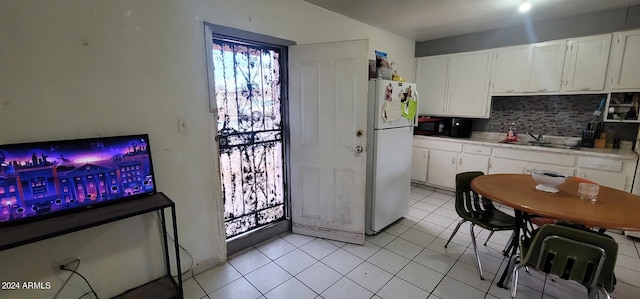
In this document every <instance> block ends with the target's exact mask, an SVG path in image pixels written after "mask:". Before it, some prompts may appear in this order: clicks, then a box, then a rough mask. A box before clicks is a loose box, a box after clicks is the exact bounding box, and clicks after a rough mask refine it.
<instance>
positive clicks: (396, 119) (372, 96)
mask: <svg viewBox="0 0 640 299" xmlns="http://www.w3.org/2000/svg"><path fill="white" fill-rule="evenodd" d="M374 81H375V84H373V86H375V87H374V89H375V90H370V92H369V107H370V109H374V111H373V115H372V117H373V120H374V121H373V128H374V129H389V128H399V127H407V126H412V125H413V123H412V121H413V120H409V119H406V118H404V117H403V116H402V115H401V111H402V110H401V109H402V106H401V101H402V99H403V98H404V97H405V94H406V93H407V92H410V93H411V94H412V96H413V97H414V98H415V97H416V96H415V90H416V85H415V83H406V82H397V81H391V80H382V79H376V80H374ZM370 86H371V85H370ZM385 116H386V119H385Z"/></svg>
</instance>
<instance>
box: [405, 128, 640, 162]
mask: <svg viewBox="0 0 640 299" xmlns="http://www.w3.org/2000/svg"><path fill="white" fill-rule="evenodd" d="M503 135H504V134H501V133H498V134H497V135H496V134H492V133H482V132H479V133H476V132H474V134H472V135H471V138H457V137H448V136H423V135H414V136H413V137H415V138H424V139H433V140H443V141H452V142H458V143H466V144H477V145H485V146H492V147H504V148H516V149H524V150H531V151H541V152H552V153H561V154H573V155H581V156H594V157H603V158H615V159H625V160H637V159H638V154H636V153H635V152H634V151H633V150H631V149H629V148H620V149H613V148H588V147H580V148H579V149H572V148H552V147H544V146H532V145H519V144H509V143H499V142H500V141H502V140H503V139H504V138H503V137H504V136H503ZM545 138H547V137H546V136H545ZM550 139H553V138H550Z"/></svg>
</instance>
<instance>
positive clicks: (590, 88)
mask: <svg viewBox="0 0 640 299" xmlns="http://www.w3.org/2000/svg"><path fill="white" fill-rule="evenodd" d="M580 90H591V88H589V87H587V88H580Z"/></svg>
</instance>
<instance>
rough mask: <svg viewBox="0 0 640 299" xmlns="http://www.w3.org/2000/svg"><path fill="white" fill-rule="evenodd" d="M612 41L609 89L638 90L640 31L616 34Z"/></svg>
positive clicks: (639, 85) (639, 77) (639, 76)
mask: <svg viewBox="0 0 640 299" xmlns="http://www.w3.org/2000/svg"><path fill="white" fill-rule="evenodd" d="M614 40H615V45H614V46H613V50H612V56H611V59H612V62H611V63H610V71H611V89H640V30H632V31H625V32H620V33H616V34H615V35H614Z"/></svg>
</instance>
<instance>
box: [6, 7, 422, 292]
mask: <svg viewBox="0 0 640 299" xmlns="http://www.w3.org/2000/svg"><path fill="white" fill-rule="evenodd" d="M204 21H206V22H210V23H214V24H219V25H225V26H231V27H236V28H239V29H243V30H248V31H253V32H257V33H262V34H267V35H272V36H276V37H281V38H286V39H290V40H293V41H296V42H297V43H299V44H304V43H316V42H326V41H337V40H351V39H362V38H367V39H369V40H370V57H369V58H373V56H374V55H373V50H374V49H375V50H383V51H386V52H388V54H389V58H390V61H396V62H398V64H399V72H400V74H401V75H403V76H405V78H407V79H408V80H410V81H411V80H413V79H414V72H415V60H414V58H413V54H414V41H412V40H408V39H405V38H401V37H399V36H396V35H393V34H389V33H387V32H384V31H381V30H379V29H376V28H373V27H370V26H368V25H365V24H363V23H360V22H356V21H354V20H351V19H348V18H345V17H342V16H340V15H337V14H334V13H331V12H328V11H325V10H324V9H320V8H318V7H315V6H312V5H309V4H307V3H306V2H302V1H299V0H241V1H239V0H214V1H210V0H209V1H207V0H190V1H186V0H181V1H170V0H111V1H106V0H102V1H101V0H64V1H63V0H56V1H35V0H33V1H28V0H23V1H0V22H1V23H0V41H1V42H0V143H14V142H29V141H41V140H56V139H70V138H85V137H94V136H110V135H123V134H132V133H149V135H150V141H151V147H152V155H153V162H154V166H155V171H156V179H157V181H156V183H157V186H158V188H159V190H160V191H163V192H164V193H166V194H167V195H168V196H169V197H170V198H172V199H173V200H174V201H175V202H176V205H177V211H178V215H177V216H178V226H179V237H180V243H181V244H182V245H183V246H184V247H185V248H186V249H187V250H189V251H190V252H191V254H192V255H193V257H194V262H195V264H196V266H198V265H200V268H203V267H205V266H207V265H211V264H215V263H218V262H220V261H223V260H225V259H226V249H225V240H224V226H223V224H222V204H221V202H222V201H221V193H220V187H219V175H218V169H217V167H218V165H217V156H216V155H217V149H216V148H215V144H213V142H212V140H213V139H212V136H213V134H214V127H213V126H214V120H213V118H212V117H211V115H210V114H209V112H208V90H207V82H206V63H205V56H204V55H205V53H204V40H203V33H204V26H203V22H204ZM178 118H186V119H187V120H188V121H189V122H190V123H191V125H192V127H191V128H190V131H189V132H188V133H179V132H178ZM157 228H158V224H157V220H156V217H155V215H146V216H141V217H134V218H132V219H128V220H124V221H120V222H116V223H113V224H107V225H104V226H101V227H97V228H93V229H89V230H85V231H81V232H77V233H72V234H68V235H64V236H61V237H58V238H53V239H49V240H44V241H40V242H37V243H33V244H29V245H25V246H22V247H18V248H14V249H10V250H5V251H2V252H0V260H2V261H3V262H2V265H3V266H2V267H1V268H0V280H2V281H50V282H51V283H52V289H51V290H49V291H31V292H28V291H20V292H7V291H2V292H0V298H43V297H45V298H51V297H52V296H53V294H54V293H55V292H56V291H57V290H58V289H59V287H60V285H61V284H62V281H63V280H64V279H65V278H66V276H67V274H66V273H65V274H56V271H54V265H55V264H57V263H59V262H60V261H64V260H66V259H68V258H71V257H80V258H81V259H82V263H83V264H82V266H81V267H80V272H81V273H83V274H85V276H86V277H87V278H88V279H89V281H91V283H92V285H93V286H94V288H95V289H96V291H97V292H98V294H99V295H100V297H105V298H106V297H111V296H113V295H116V294H118V293H120V292H123V291H124V290H127V289H129V288H131V287H134V286H137V285H140V284H142V283H144V282H147V281H150V280H151V279H153V278H155V277H159V276H161V275H162V271H163V260H162V256H161V254H162V252H161V249H160V242H159V237H160V236H159V232H158V229H157ZM189 262H190V261H189V260H188V258H187V257H186V256H184V255H183V259H182V263H183V267H184V268H185V269H186V268H187V267H188V266H189ZM71 282H72V286H69V287H67V288H66V289H65V292H64V293H63V294H62V296H61V298H69V297H72V298H75V297H79V296H80V295H82V294H83V293H84V292H85V291H86V290H88V289H87V287H86V286H85V284H84V283H83V282H82V281H81V280H80V279H78V278H77V277H76V278H74V279H73V280H72V281H71Z"/></svg>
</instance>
